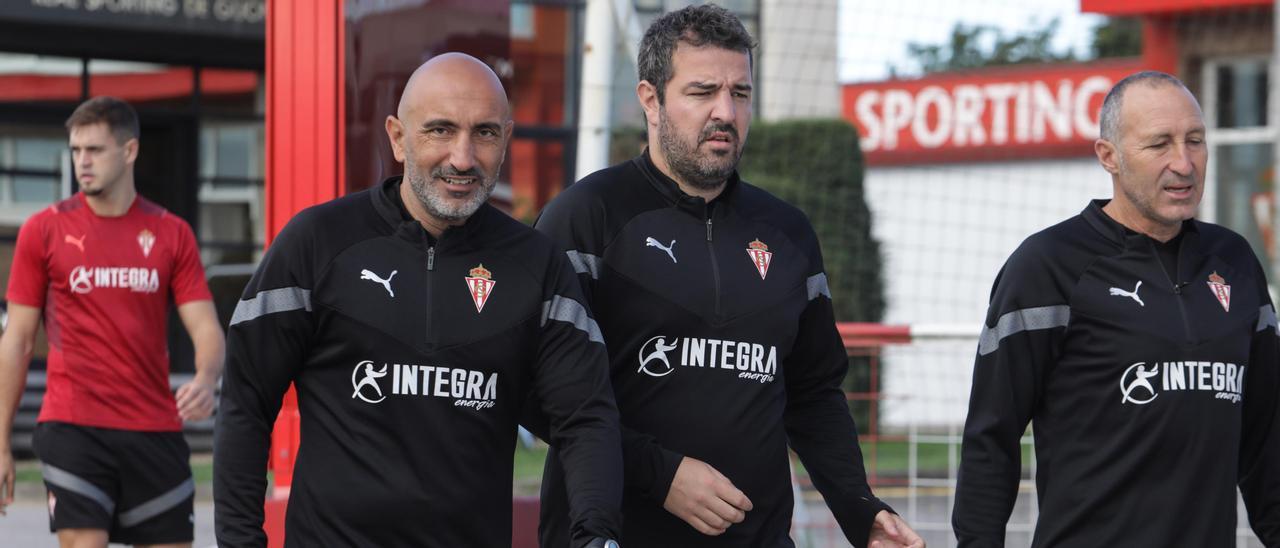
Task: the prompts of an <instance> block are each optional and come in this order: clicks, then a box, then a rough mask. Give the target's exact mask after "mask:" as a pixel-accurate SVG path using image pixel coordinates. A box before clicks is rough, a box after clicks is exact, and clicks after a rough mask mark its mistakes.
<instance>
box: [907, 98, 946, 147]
mask: <svg viewBox="0 0 1280 548" xmlns="http://www.w3.org/2000/svg"><path fill="white" fill-rule="evenodd" d="M931 103H932V104H933V105H935V107H936V108H937V109H938V118H937V125H936V126H934V128H933V129H929V105H930V104H931ZM911 134H912V135H914V136H915V138H916V142H917V143H919V144H920V146H922V147H924V148H938V147H940V146H942V145H943V144H944V143H946V142H947V137H949V136H950V135H951V96H949V95H947V92H946V90H944V89H942V88H940V87H938V86H929V87H927V88H924V89H922V90H920V94H919V95H917V96H916V113H915V117H914V118H913V119H912V121H911Z"/></svg>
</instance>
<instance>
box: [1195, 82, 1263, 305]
mask: <svg viewBox="0 0 1280 548" xmlns="http://www.w3.org/2000/svg"><path fill="white" fill-rule="evenodd" d="M1268 63H1269V60H1268V59H1267V58H1266V57H1244V58H1230V59H1221V60H1215V61H1210V62H1208V63H1206V64H1205V67H1204V73H1203V74H1204V82H1205V90H1204V94H1203V95H1204V97H1203V103H1204V104H1203V105H1202V107H1203V109H1204V112H1205V116H1206V120H1205V123H1206V125H1207V126H1208V127H1209V144H1210V146H1212V149H1211V150H1210V153H1209V167H1208V171H1209V173H1207V174H1206V188H1205V199H1204V203H1202V204H1201V208H1200V210H1201V215H1202V216H1203V217H1204V218H1206V219H1207V220H1210V221H1213V222H1215V223H1218V224H1221V225H1223V226H1226V227H1227V228H1230V229H1232V230H1234V231H1236V232H1239V233H1240V234H1242V235H1244V237H1245V239H1247V240H1249V244H1250V245H1252V246H1253V251H1254V253H1256V254H1257V255H1258V258H1259V260H1261V261H1262V264H1263V268H1264V269H1265V270H1266V271H1267V278H1268V279H1271V280H1274V279H1275V278H1274V276H1273V275H1272V272H1276V271H1278V270H1280V260H1278V259H1280V257H1278V256H1277V255H1278V254H1277V246H1276V241H1275V231H1276V225H1277V218H1276V196H1275V172H1274V170H1273V168H1272V166H1273V157H1274V147H1275V128H1273V127H1270V126H1268V124H1267V120H1268V112H1267V110H1268V104H1267V95H1268V92H1269V91H1268V82H1269V79H1270V70H1269V69H1268V67H1269V65H1268Z"/></svg>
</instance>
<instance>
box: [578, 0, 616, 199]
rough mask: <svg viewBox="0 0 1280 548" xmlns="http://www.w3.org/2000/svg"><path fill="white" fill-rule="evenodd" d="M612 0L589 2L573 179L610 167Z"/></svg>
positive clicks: (589, 0)
mask: <svg viewBox="0 0 1280 548" xmlns="http://www.w3.org/2000/svg"><path fill="white" fill-rule="evenodd" d="M610 3H611V2H610V0H587V12H586V24H585V25H584V26H585V32H584V33H583V34H584V36H583V44H582V83H581V86H580V88H579V95H578V97H579V101H580V103H579V104H580V108H579V110H578V156H577V160H578V161H577V166H576V170H575V173H574V179H575V180H576V179H581V178H583V177H586V176H587V175H589V174H591V173H592V172H594V171H597V170H600V169H602V168H604V167H607V166H608V164H609V127H610V112H609V98H610V95H609V93H610V92H611V91H612V90H611V85H610V84H611V83H612V81H613V45H614V44H613V42H614V34H615V33H614V28H615V27H614V17H613V8H612V7H611V5H610Z"/></svg>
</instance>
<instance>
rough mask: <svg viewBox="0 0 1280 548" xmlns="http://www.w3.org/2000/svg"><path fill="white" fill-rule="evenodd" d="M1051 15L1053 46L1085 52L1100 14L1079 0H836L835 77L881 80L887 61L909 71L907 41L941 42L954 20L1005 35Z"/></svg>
mask: <svg viewBox="0 0 1280 548" xmlns="http://www.w3.org/2000/svg"><path fill="white" fill-rule="evenodd" d="M1054 17H1058V19H1059V23H1058V34H1057V37H1056V39H1055V41H1054V46H1055V50H1056V51H1065V50H1067V49H1071V50H1073V51H1075V53H1076V55H1077V56H1081V55H1087V54H1088V52H1089V42H1090V39H1091V38H1092V36H1093V33H1092V30H1093V27H1094V26H1096V25H1097V24H1098V23H1099V22H1101V20H1102V17H1100V16H1098V15H1093V14H1082V13H1080V0H840V25H839V32H840V49H839V51H840V54H839V55H840V58H839V63H840V82H842V83H846V82H862V81H875V80H883V79H885V78H887V77H888V75H889V69H888V65H889V64H890V63H893V64H896V65H898V66H903V67H911V70H914V69H915V68H916V65H914V64H913V63H912V62H911V58H910V57H909V56H908V55H907V44H908V43H910V42H913V41H914V42H920V43H927V44H935V43H942V42H945V41H946V40H947V39H948V37H949V36H950V35H951V29H952V27H954V26H955V24H956V23H957V22H963V23H965V24H967V25H974V24H983V25H991V26H995V27H998V28H1000V29H1002V30H1004V31H1005V33H1006V34H1010V33H1014V32H1017V31H1021V30H1027V29H1032V28H1039V27H1043V26H1044V25H1045V24H1047V23H1048V22H1049V21H1050V20H1052V19H1053V18H1054Z"/></svg>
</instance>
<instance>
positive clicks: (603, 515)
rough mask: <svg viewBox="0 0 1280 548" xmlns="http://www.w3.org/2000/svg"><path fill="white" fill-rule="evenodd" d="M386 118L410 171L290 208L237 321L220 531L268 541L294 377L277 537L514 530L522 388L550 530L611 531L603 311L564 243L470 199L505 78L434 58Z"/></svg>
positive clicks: (495, 129)
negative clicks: (293, 421) (554, 490)
mask: <svg viewBox="0 0 1280 548" xmlns="http://www.w3.org/2000/svg"><path fill="white" fill-rule="evenodd" d="M386 130H387V136H388V137H389V138H390V140H391V145H392V148H393V149H394V152H395V157H396V159H397V160H399V161H402V162H404V168H405V174H404V177H403V178H401V177H392V178H390V179H388V180H386V181H384V182H383V183H382V184H381V185H379V186H377V187H375V188H372V189H369V190H366V191H363V192H358V193H355V194H352V195H349V196H346V197H343V198H339V199H337V200H334V201H331V202H328V203H325V204H321V205H318V206H315V207H312V208H309V209H307V210H305V211H303V212H301V213H299V214H298V215H297V216H296V217H294V218H293V219H292V220H291V221H290V222H289V224H288V226H286V227H285V228H284V230H283V231H282V232H281V233H280V235H279V236H278V237H277V238H276V240H275V242H274V243H272V245H271V248H270V249H269V250H268V252H267V255H266V257H264V258H263V261H262V265H261V266H260V267H259V269H258V271H257V273H256V274H254V277H253V279H252V280H251V281H250V282H249V285H248V287H246V289H245V292H244V296H243V299H242V300H241V301H240V303H239V305H238V306H237V307H236V311H235V314H234V316H233V318H232V319H231V326H230V329H229V333H228V343H227V352H228V360H227V373H226V380H225V382H224V383H223V386H222V408H221V411H220V414H219V421H218V425H217V429H216V438H215V443H214V500H215V502H216V508H217V509H216V512H215V514H216V515H215V522H216V529H217V536H218V544H219V545H224V546H264V545H265V544H266V537H265V535H264V534H263V530H262V520H263V494H264V490H265V488H266V481H265V479H266V464H267V449H268V447H269V444H270V434H271V426H272V423H273V421H274V420H275V417H276V414H277V413H278V412H279V409H280V402H281V398H282V396H283V395H284V393H285V390H286V389H287V388H288V387H289V384H290V383H291V382H292V383H294V384H295V386H296V387H297V391H298V406H299V412H300V413H301V415H302V432H301V440H302V441H301V444H300V446H299V448H298V453H297V455H298V458H297V462H296V465H295V469H294V482H293V488H292V491H291V492H290V495H289V506H288V514H287V516H286V519H285V526H286V530H287V533H286V537H285V541H286V542H287V543H288V544H289V545H292V546H438V547H446V546H450V547H452V546H501V545H506V544H509V543H510V542H511V529H510V527H511V472H512V453H513V450H514V444H515V430H516V417H517V415H518V414H519V412H520V410H521V409H522V408H523V405H524V400H525V398H526V396H529V395H531V394H532V395H533V396H535V397H536V398H537V400H538V402H539V404H540V406H539V408H540V411H541V412H542V413H543V414H545V415H546V416H547V417H549V418H550V420H549V426H548V431H549V432H550V433H549V434H546V435H547V437H548V439H549V440H550V441H551V442H552V443H555V444H556V445H557V447H560V448H561V454H562V455H563V457H564V461H565V463H566V466H567V467H568V470H567V474H566V475H567V477H568V482H567V483H568V486H569V492H570V501H571V502H570V504H569V506H570V508H571V510H570V514H571V515H572V518H571V521H572V525H571V527H570V529H571V533H570V536H571V537H572V543H571V544H570V542H569V541H568V540H566V543H565V545H566V546H575V547H582V546H607V545H609V544H612V541H611V540H610V539H611V538H612V537H614V536H615V535H616V532H617V527H618V523H619V520H620V518H619V515H618V508H619V499H620V496H621V474H622V470H621V468H622V463H621V455H620V449H619V447H620V446H619V438H618V417H617V409H616V407H615V405H614V400H613V393H612V390H611V389H610V386H609V381H608V372H607V355H606V352H605V348H604V344H603V341H602V340H601V337H600V331H599V328H598V327H597V325H596V322H595V320H593V319H592V317H591V315H590V313H589V312H588V309H587V308H586V306H585V305H584V299H583V297H582V291H581V288H580V287H578V284H577V280H576V278H575V276H574V272H573V269H572V267H571V266H570V264H569V262H568V260H567V259H566V258H565V256H564V254H563V253H561V252H559V251H558V250H557V248H556V247H555V246H554V244H553V243H552V242H551V241H550V240H549V239H548V238H546V237H545V236H543V235H541V234H538V233H537V232H536V231H534V230H533V229H531V228H529V227H527V226H525V225H522V224H520V223H519V222H517V221H515V220H514V219H511V218H510V217H508V216H506V215H505V214H503V213H502V212H500V211H498V210H496V209H494V208H493V207H492V206H490V205H488V204H487V203H486V200H487V199H488V197H489V194H490V193H491V192H492V191H493V187H494V185H495V183H496V181H497V177H498V172H499V169H500V168H501V165H502V160H503V156H504V155H505V153H506V146H507V141H508V139H510V137H511V130H512V122H511V114H510V108H509V105H508V103H507V98H506V93H505V92H504V91H503V88H502V84H501V82H500V81H499V80H498V77H497V75H495V74H494V73H493V71H492V70H491V69H490V68H489V67H488V66H486V65H485V64H484V63H482V62H480V61H479V60H477V59H475V58H474V57H470V56H467V55H463V54H457V53H454V54H444V55H441V56H438V57H435V58H433V59H431V60H430V61H427V62H426V63H425V64H423V65H422V66H421V67H419V68H418V70H417V71H415V72H414V74H413V76H411V77H410V79H409V82H408V83H407V84H406V86H405V90H404V94H403V95H402V96H401V100H400V105H399V109H398V110H397V114H396V115H395V116H388V117H387V122H386ZM498 285H502V287H497V286H498Z"/></svg>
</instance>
